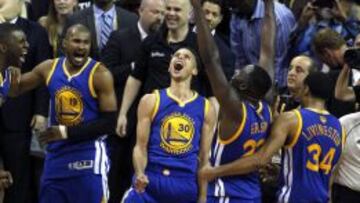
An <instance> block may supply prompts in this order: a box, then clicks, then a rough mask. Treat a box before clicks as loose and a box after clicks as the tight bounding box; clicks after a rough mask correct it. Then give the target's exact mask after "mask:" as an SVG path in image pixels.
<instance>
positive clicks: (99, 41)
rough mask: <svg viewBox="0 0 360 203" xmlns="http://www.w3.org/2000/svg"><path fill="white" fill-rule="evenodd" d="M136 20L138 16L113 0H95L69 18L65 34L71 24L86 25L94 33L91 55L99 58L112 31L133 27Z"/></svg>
mask: <svg viewBox="0 0 360 203" xmlns="http://www.w3.org/2000/svg"><path fill="white" fill-rule="evenodd" d="M136 22H137V16H136V15H135V14H134V13H131V12H129V11H126V10H124V9H122V8H120V7H115V5H114V1H113V0H95V1H94V5H93V6H92V7H90V8H87V9H84V10H81V11H78V12H76V13H74V14H73V15H72V16H70V17H69V18H68V20H67V21H66V23H65V29H64V34H65V33H66V30H67V28H69V27H70V26H71V25H74V24H78V23H80V24H83V25H85V26H86V27H87V28H88V29H89V30H90V32H91V33H92V36H91V44H92V47H91V51H90V56H91V57H92V58H94V59H95V60H98V59H99V58H100V51H101V49H103V48H104V47H105V44H106V42H107V40H108V38H109V36H110V33H111V32H112V31H114V30H122V29H125V28H129V27H132V26H134V25H136ZM63 36H64V35H63Z"/></svg>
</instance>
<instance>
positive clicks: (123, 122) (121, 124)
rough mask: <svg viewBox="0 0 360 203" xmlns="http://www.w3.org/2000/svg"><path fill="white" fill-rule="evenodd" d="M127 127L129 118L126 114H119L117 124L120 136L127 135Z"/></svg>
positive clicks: (117, 131) (117, 132)
mask: <svg viewBox="0 0 360 203" xmlns="http://www.w3.org/2000/svg"><path fill="white" fill-rule="evenodd" d="M126 127H127V118H126V115H121V114H120V115H119V117H118V120H117V124H116V134H118V135H119V136H120V137H125V136H126Z"/></svg>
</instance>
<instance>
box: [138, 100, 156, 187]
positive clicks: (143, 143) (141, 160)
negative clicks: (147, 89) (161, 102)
mask: <svg viewBox="0 0 360 203" xmlns="http://www.w3.org/2000/svg"><path fill="white" fill-rule="evenodd" d="M155 102H156V96H155V95H154V94H147V95H145V96H144V97H143V98H142V99H141V101H140V103H139V107H138V123H137V127H136V145H135V147H134V152H133V163H134V169H135V176H136V180H135V185H134V186H135V189H136V190H137V191H138V192H143V191H144V190H145V187H146V186H147V184H148V179H147V176H146V175H145V168H146V165H147V161H148V153H147V148H148V142H149V134H150V128H151V120H152V116H153V115H152V114H153V110H154V107H155Z"/></svg>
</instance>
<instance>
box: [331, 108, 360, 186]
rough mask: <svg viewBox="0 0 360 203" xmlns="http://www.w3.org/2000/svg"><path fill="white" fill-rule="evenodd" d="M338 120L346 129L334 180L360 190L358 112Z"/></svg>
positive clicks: (359, 118) (359, 120) (359, 130)
mask: <svg viewBox="0 0 360 203" xmlns="http://www.w3.org/2000/svg"><path fill="white" fill-rule="evenodd" d="M340 122H341V124H342V125H343V127H344V128H345V130H346V142H345V147H344V149H343V152H342V155H341V159H340V161H339V163H338V166H337V167H338V173H337V174H335V177H334V181H335V182H336V183H339V184H340V185H343V186H346V187H348V188H350V189H352V190H355V191H359V192H360V112H358V113H352V114H349V115H346V116H343V117H341V118H340Z"/></svg>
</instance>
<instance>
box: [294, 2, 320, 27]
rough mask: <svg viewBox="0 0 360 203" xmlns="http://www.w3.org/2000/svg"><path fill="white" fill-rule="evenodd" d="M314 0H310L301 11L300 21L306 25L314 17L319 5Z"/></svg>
mask: <svg viewBox="0 0 360 203" xmlns="http://www.w3.org/2000/svg"><path fill="white" fill-rule="evenodd" d="M313 2H314V1H311V2H308V3H307V4H306V6H305V7H304V9H303V10H302V12H301V15H300V18H299V23H300V24H301V25H303V26H305V25H306V24H307V23H308V22H309V21H310V19H311V18H313V17H314V16H315V14H316V12H317V10H318V9H319V7H317V6H314V5H313Z"/></svg>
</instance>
